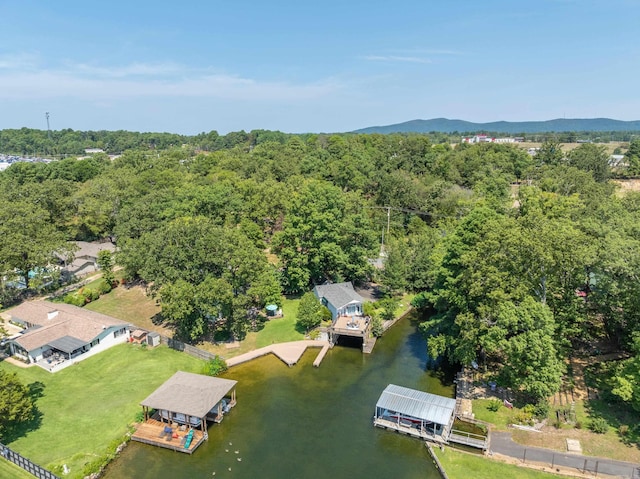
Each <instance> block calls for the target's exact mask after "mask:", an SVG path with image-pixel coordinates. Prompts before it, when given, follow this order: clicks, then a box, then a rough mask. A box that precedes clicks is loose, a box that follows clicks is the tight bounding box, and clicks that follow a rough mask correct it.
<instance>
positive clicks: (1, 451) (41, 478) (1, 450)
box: [0, 443, 60, 479]
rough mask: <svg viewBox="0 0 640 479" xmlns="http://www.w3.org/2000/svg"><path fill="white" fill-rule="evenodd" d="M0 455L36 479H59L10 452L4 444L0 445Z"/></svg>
mask: <svg viewBox="0 0 640 479" xmlns="http://www.w3.org/2000/svg"><path fill="white" fill-rule="evenodd" d="M0 455H2V457H4V458H5V459H7V460H8V461H10V462H13V463H14V464H15V465H16V466H18V467H21V468H22V469H24V470H25V471H27V472H28V473H29V474H32V475H34V476H35V477H37V478H38V479H60V478H59V477H58V476H56V475H55V474H54V473H52V472H50V471H47V470H46V469H45V468H44V467H40V466H38V465H37V464H34V463H33V462H31V461H30V460H29V459H27V458H26V457H23V456H21V455H20V454H18V453H17V452H15V451H12V450H11V449H9V448H8V447H7V446H5V445H4V444H2V443H0Z"/></svg>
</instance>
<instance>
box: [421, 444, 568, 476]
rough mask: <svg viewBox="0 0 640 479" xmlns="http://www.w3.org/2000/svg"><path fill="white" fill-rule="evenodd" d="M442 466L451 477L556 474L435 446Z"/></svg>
mask: <svg viewBox="0 0 640 479" xmlns="http://www.w3.org/2000/svg"><path fill="white" fill-rule="evenodd" d="M433 450H434V452H435V453H436V456H437V457H438V459H439V460H440V463H441V464H442V467H443V468H444V470H445V472H446V473H447V475H448V476H449V478H450V479H467V478H469V477H473V478H474V479H495V478H496V477H517V478H518V479H551V478H553V477H559V476H558V475H556V474H551V473H547V472H541V471H535V470H533V469H527V468H525V467H520V466H517V465H514V464H505V463H503V462H498V461H495V460H491V459H488V458H486V457H483V456H477V455H474V454H466V453H464V452H459V451H456V450H454V449H451V448H446V449H445V450H444V451H441V450H440V449H438V448H433Z"/></svg>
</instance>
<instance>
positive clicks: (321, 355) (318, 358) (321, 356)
mask: <svg viewBox="0 0 640 479" xmlns="http://www.w3.org/2000/svg"><path fill="white" fill-rule="evenodd" d="M324 342H326V343H327V344H325V345H324V346H322V349H321V350H320V352H319V353H318V355H317V356H316V359H314V361H313V366H314V367H316V368H317V367H319V366H320V363H321V362H322V360H323V359H324V357H325V356H326V355H327V351H329V349H330V348H331V344H329V342H328V341H324Z"/></svg>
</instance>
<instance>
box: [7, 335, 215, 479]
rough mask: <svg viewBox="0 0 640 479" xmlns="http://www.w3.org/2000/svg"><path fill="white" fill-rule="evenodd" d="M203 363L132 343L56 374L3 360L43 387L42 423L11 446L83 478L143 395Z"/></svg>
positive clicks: (39, 403)
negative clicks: (180, 372) (84, 472)
mask: <svg viewBox="0 0 640 479" xmlns="http://www.w3.org/2000/svg"><path fill="white" fill-rule="evenodd" d="M203 366H204V363H203V362H202V361H200V360H197V359H195V358H193V357H191V356H189V355H187V354H184V353H180V352H176V351H173V350H171V349H168V348H166V347H164V346H161V347H158V348H154V349H143V348H141V347H140V346H138V345H132V344H122V345H118V346H115V347H113V348H111V349H109V350H107V351H104V352H102V353H100V354H98V355H96V356H94V357H91V358H88V359H86V360H85V361H82V362H80V363H78V364H76V365H74V366H72V367H69V368H67V369H64V370H62V371H60V372H57V373H55V374H51V373H49V372H47V371H44V370H43V369H41V368H39V367H31V368H27V369H23V368H18V367H16V366H13V365H11V364H9V363H7V362H6V361H4V362H0V368H2V369H5V370H8V371H12V372H13V371H15V372H16V373H17V374H18V376H19V377H20V379H21V381H23V382H24V383H25V384H30V385H34V386H37V387H38V388H40V389H41V391H42V392H41V394H42V396H41V397H40V398H39V399H38V400H37V407H38V409H39V411H40V413H41V415H40V420H39V423H36V424H34V425H33V427H32V429H31V430H29V431H24V432H25V434H23V435H22V436H20V437H16V438H13V439H12V440H11V438H10V440H9V441H8V445H9V446H10V447H11V448H12V449H14V450H15V451H17V452H20V453H21V454H22V455H24V456H25V457H28V458H29V459H31V460H32V461H34V462H35V463H38V464H40V465H42V466H43V467H46V468H48V469H54V470H55V471H58V472H61V468H62V465H63V464H67V466H68V467H69V468H70V470H71V474H70V475H69V476H67V477H71V478H77V477H82V470H83V467H84V466H85V464H87V463H90V462H91V461H93V460H95V459H98V458H99V457H100V456H102V455H104V454H105V453H106V452H107V449H108V447H109V446H110V445H111V444H112V443H113V441H117V440H119V439H120V438H122V437H123V436H124V434H125V433H126V432H127V426H128V425H129V424H131V423H132V422H133V421H134V418H135V415H136V413H138V412H139V411H141V408H140V406H139V403H140V401H141V400H143V399H144V398H145V397H146V396H148V395H149V394H150V393H151V392H152V391H153V390H154V389H156V388H157V387H158V386H159V385H160V384H162V383H163V382H164V381H165V380H166V379H168V378H169V377H170V376H171V375H172V374H173V373H174V372H176V371H178V370H183V371H190V372H196V373H200V372H202V368H203ZM0 472H1V471H0ZM0 477H12V476H3V475H2V474H0Z"/></svg>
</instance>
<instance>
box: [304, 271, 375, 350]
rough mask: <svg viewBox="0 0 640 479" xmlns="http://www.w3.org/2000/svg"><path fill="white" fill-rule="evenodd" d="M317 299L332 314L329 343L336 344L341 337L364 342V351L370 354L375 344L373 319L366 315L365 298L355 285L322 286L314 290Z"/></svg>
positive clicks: (348, 283) (328, 331) (335, 284)
mask: <svg viewBox="0 0 640 479" xmlns="http://www.w3.org/2000/svg"><path fill="white" fill-rule="evenodd" d="M313 293H314V294H315V295H316V298H318V299H319V300H320V302H321V303H322V304H323V305H324V306H326V307H327V309H328V310H329V311H330V312H331V318H332V324H331V326H330V327H329V328H327V333H328V336H329V342H330V343H331V344H336V343H337V342H338V340H339V338H340V337H341V336H348V337H351V338H358V340H360V339H361V340H362V351H363V352H365V353H370V352H371V350H372V349H373V345H374V344H375V337H373V336H372V334H371V318H370V317H368V316H365V315H364V310H363V304H364V298H363V297H362V296H360V295H359V294H358V293H357V291H356V290H355V289H354V287H353V284H352V283H351V282H350V281H349V282H347V283H333V284H322V285H318V286H316V287H315V288H313Z"/></svg>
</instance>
